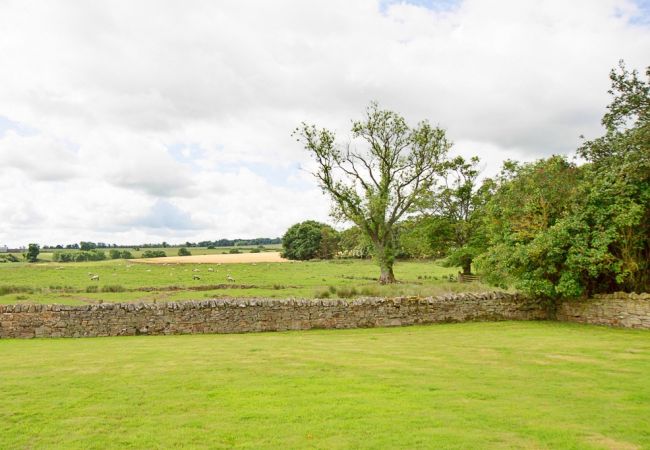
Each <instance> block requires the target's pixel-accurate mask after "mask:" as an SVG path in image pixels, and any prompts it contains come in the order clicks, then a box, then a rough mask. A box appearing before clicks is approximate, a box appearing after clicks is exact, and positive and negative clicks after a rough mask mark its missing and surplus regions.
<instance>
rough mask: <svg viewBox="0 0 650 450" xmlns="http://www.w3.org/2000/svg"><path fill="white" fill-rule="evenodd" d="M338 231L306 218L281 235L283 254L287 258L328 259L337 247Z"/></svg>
mask: <svg viewBox="0 0 650 450" xmlns="http://www.w3.org/2000/svg"><path fill="white" fill-rule="evenodd" d="M338 239H339V238H338V232H337V231H336V230H335V229H334V228H332V227H331V226H329V225H327V224H324V223H320V222H317V221H315V220H306V221H304V222H301V223H297V224H295V225H293V226H291V227H290V228H289V229H288V230H287V232H286V233H285V234H284V236H283V237H282V247H283V248H284V252H283V256H284V257H285V258H288V259H295V260H308V259H314V258H320V259H330V258H332V257H333V256H334V255H335V254H336V252H337V250H338V248H337V246H338Z"/></svg>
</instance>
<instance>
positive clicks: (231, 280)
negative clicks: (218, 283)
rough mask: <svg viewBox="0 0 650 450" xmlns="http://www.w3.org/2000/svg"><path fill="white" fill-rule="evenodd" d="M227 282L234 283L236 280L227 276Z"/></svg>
mask: <svg viewBox="0 0 650 450" xmlns="http://www.w3.org/2000/svg"><path fill="white" fill-rule="evenodd" d="M226 281H228V282H229V283H234V282H235V279H234V278H233V277H231V276H230V275H227V276H226Z"/></svg>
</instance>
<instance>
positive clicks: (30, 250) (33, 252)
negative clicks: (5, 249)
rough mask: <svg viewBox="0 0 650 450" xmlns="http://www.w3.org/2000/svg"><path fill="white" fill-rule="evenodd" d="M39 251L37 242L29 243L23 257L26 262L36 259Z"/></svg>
mask: <svg viewBox="0 0 650 450" xmlns="http://www.w3.org/2000/svg"><path fill="white" fill-rule="evenodd" d="M40 252H41V248H40V247H39V245H38V244H29V246H28V247H27V253H25V259H27V261H28V262H36V261H38V254H39V253H40Z"/></svg>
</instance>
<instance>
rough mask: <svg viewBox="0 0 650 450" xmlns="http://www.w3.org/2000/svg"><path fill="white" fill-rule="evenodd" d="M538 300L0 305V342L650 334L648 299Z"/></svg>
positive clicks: (460, 297) (477, 297)
mask: <svg viewBox="0 0 650 450" xmlns="http://www.w3.org/2000/svg"><path fill="white" fill-rule="evenodd" d="M546 306H547V305H546V303H544V302H543V301H540V300H535V299H529V298H526V297H523V296H521V295H518V294H508V293H503V292H490V293H483V294H474V293H466V294H455V295H446V296H439V297H430V298H414V297H400V298H363V299H356V300H295V299H291V300H276V299H254V298H253V299H251V298H246V299H218V300H216V299H215V300H203V301H187V302H169V303H103V304H97V305H84V306H66V305H29V304H21V305H0V338H33V337H91V336H93V337H94V336H128V335H138V334H144V335H147V334H150V335H154V334H198V333H246V332H255V331H285V330H308V329H312V328H365V327H388V326H404V325H416V324H427V323H439V322H466V321H497V320H548V319H556V320H559V321H562V322H580V323H589V324H595V325H609V326H616V327H629V328H646V329H650V294H624V293H617V294H610V295H599V296H595V298H592V299H588V300H566V301H563V302H560V303H558V305H557V308H556V309H555V311H551V310H549V309H548V308H547V307H546Z"/></svg>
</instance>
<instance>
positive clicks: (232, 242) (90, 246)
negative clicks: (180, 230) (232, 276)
mask: <svg viewBox="0 0 650 450" xmlns="http://www.w3.org/2000/svg"><path fill="white" fill-rule="evenodd" d="M281 243H282V239H281V238H255V239H217V240H214V241H200V242H189V241H188V242H185V243H182V244H169V243H168V242H165V241H163V242H160V243H148V244H138V245H118V244H106V243H104V242H91V241H81V242H79V243H78V244H77V243H74V244H66V245H61V244H58V245H44V246H43V250H64V249H65V250H84V251H90V250H95V249H111V248H133V249H138V250H139V249H140V248H170V247H185V248H187V247H237V246H247V247H248V246H258V245H277V244H281Z"/></svg>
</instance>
